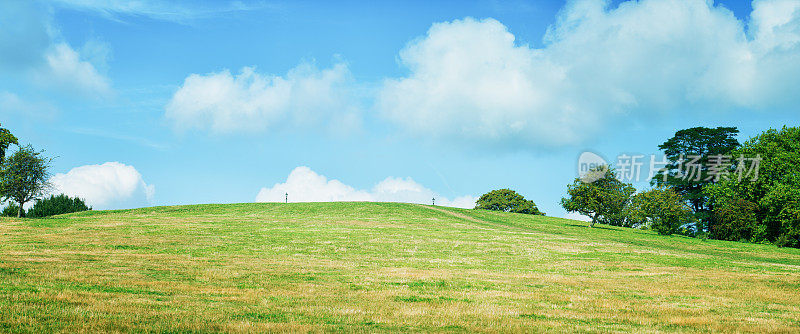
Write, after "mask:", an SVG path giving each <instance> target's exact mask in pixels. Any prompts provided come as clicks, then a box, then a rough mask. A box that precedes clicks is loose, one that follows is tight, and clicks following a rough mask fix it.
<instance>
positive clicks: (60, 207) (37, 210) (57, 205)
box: [26, 194, 91, 218]
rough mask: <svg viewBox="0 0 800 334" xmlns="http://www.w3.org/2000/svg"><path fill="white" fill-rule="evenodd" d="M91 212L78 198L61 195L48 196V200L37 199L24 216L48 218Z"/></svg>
mask: <svg viewBox="0 0 800 334" xmlns="http://www.w3.org/2000/svg"><path fill="white" fill-rule="evenodd" d="M87 210H91V209H90V208H89V207H88V206H86V203H85V202H84V201H83V200H82V199H80V198H78V197H75V198H71V197H69V196H67V195H64V194H61V195H58V196H54V195H50V197H48V198H44V199H39V200H37V201H36V203H35V204H33V207H32V208H30V210H28V213H27V214H26V216H27V217H29V218H38V217H50V216H55V215H61V214H65V213H72V212H80V211H87Z"/></svg>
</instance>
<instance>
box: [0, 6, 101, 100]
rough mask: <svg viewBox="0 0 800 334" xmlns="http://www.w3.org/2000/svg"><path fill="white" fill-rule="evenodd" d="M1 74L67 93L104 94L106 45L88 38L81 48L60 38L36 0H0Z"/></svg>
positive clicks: (44, 7) (55, 27) (47, 11)
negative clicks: (101, 70) (0, 27)
mask: <svg viewBox="0 0 800 334" xmlns="http://www.w3.org/2000/svg"><path fill="white" fill-rule="evenodd" d="M0 22H2V24H3V27H4V28H3V29H0V71H2V72H0V74H3V75H4V76H5V75H13V76H18V77H20V78H22V79H23V80H24V81H26V82H30V83H33V84H35V85H37V86H39V87H46V88H53V89H56V90H58V91H63V92H67V93H70V94H73V93H80V94H82V95H88V96H107V95H108V94H109V93H111V87H110V83H109V80H108V78H107V77H106V76H105V75H104V74H102V73H101V72H100V71H98V69H97V66H101V67H105V64H106V61H107V58H108V57H109V54H110V50H109V48H108V46H107V45H105V44H103V43H99V42H97V41H88V42H87V43H86V45H84V47H83V48H81V50H80V51H76V50H75V49H74V48H73V47H72V46H70V45H69V44H67V43H66V42H64V41H63V38H62V37H61V36H60V33H59V29H58V27H57V26H55V23H54V22H53V13H52V11H51V10H49V9H48V8H47V7H46V6H44V5H43V4H41V3H39V2H35V1H0Z"/></svg>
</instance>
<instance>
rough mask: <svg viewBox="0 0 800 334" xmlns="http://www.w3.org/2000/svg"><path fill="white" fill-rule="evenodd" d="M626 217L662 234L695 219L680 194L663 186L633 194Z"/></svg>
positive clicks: (676, 230) (671, 232)
mask: <svg viewBox="0 0 800 334" xmlns="http://www.w3.org/2000/svg"><path fill="white" fill-rule="evenodd" d="M628 218H629V219H630V220H631V221H632V222H635V223H636V224H641V225H648V226H649V227H650V228H651V229H652V230H653V231H656V232H657V233H658V234H662V235H670V234H673V233H677V232H679V231H680V228H681V226H683V225H686V224H691V223H694V219H695V218H694V214H693V212H692V209H691V208H689V206H688V205H686V203H685V202H684V201H683V199H682V198H681V196H680V195H678V193H677V192H675V191H674V190H672V189H670V188H667V187H664V186H661V187H657V188H654V189H650V190H648V191H645V192H641V193H638V194H636V195H634V196H633V198H632V199H631V205H630V207H629V208H628Z"/></svg>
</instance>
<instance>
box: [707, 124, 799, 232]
mask: <svg viewBox="0 0 800 334" xmlns="http://www.w3.org/2000/svg"><path fill="white" fill-rule="evenodd" d="M731 154H732V156H733V157H735V158H736V157H741V158H737V159H735V163H734V166H733V168H732V169H733V170H736V171H738V172H741V173H742V174H743V175H742V174H739V173H733V174H731V175H730V177H728V178H726V179H724V180H722V181H720V182H717V183H715V184H710V185H707V186H706V187H705V188H704V193H705V195H706V196H708V198H709V204H710V206H711V207H712V208H714V213H715V218H718V219H719V220H718V221H714V222H712V225H711V226H710V229H709V234H710V236H711V237H712V238H718V239H726V240H740V239H739V238H747V237H749V238H750V241H752V242H761V241H769V242H773V243H775V244H777V245H779V246H788V247H800V173H798V170H797V166H800V128H798V127H794V128H791V127H783V128H782V129H781V130H780V131H779V130H775V129H770V130H767V131H764V132H763V133H761V134H760V135H758V136H756V137H753V138H750V139H749V140H748V141H746V142H745V143H744V144H742V146H741V147H739V148H737V149H736V150H734V151H733V152H731ZM742 171H746V172H742ZM756 171H757V175H756V174H755V172H756ZM740 175H742V177H740ZM747 203H752V205H750V204H747ZM731 212H738V213H743V212H752V213H753V214H752V215H750V216H748V217H745V218H741V217H738V218H737V214H732V213H731ZM743 219H744V220H743Z"/></svg>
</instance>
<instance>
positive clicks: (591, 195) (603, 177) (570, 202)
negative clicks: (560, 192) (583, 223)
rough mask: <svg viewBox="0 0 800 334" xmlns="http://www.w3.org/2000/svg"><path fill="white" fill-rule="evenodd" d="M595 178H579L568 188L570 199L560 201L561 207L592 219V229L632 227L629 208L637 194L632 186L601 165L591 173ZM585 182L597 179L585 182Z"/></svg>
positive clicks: (591, 176)
mask: <svg viewBox="0 0 800 334" xmlns="http://www.w3.org/2000/svg"><path fill="white" fill-rule="evenodd" d="M589 173H592V174H593V175H588V176H585V177H583V178H582V179H581V178H576V179H575V181H574V182H573V183H572V184H570V185H568V186H567V193H568V194H569V197H568V198H562V199H561V206H562V207H564V209H565V210H567V211H569V212H579V213H580V214H583V215H586V216H589V217H590V218H592V222H591V223H590V225H589V226H590V227H593V226H594V224H595V223H598V222H599V223H603V224H609V225H615V226H630V222H629V220H628V219H627V217H626V208H627V206H628V204H629V203H630V198H631V195H633V193H634V192H635V191H636V189H635V188H633V186H632V185H630V184H628V183H623V182H621V181H619V180H618V179H617V176H616V173H615V172H614V170H613V169H611V168H608V167H607V166H601V167H598V168H594V169H592V170H590V171H589ZM584 180H595V181H594V182H584Z"/></svg>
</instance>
